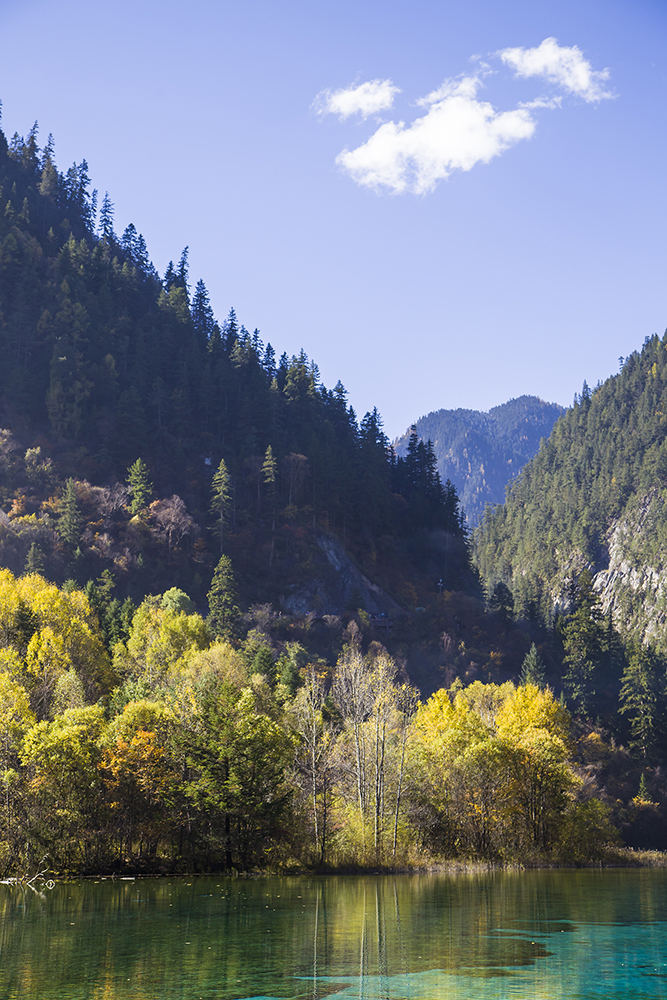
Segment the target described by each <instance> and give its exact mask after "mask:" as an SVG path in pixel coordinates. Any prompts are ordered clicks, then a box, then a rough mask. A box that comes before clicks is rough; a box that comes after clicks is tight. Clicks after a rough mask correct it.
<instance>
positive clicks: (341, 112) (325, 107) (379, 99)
mask: <svg viewBox="0 0 667 1000" xmlns="http://www.w3.org/2000/svg"><path fill="white" fill-rule="evenodd" d="M400 92H401V91H400V88H399V87H395V86H394V84H393V83H392V81H391V80H369V81H368V82H367V83H360V84H359V86H357V87H344V88H342V89H341V90H323V91H322V92H321V93H320V94H318V95H317V97H316V98H315V100H314V101H313V107H314V108H315V110H316V111H317V113H318V114H319V115H328V114H332V115H338V117H339V118H340V120H341V121H345V119H346V118H351V117H352V115H356V114H358V115H361V117H362V118H368V116H369V115H374V114H377V113H378V112H379V111H386V110H387V109H388V108H390V107H391V106H392V104H393V103H394V95H395V94H400Z"/></svg>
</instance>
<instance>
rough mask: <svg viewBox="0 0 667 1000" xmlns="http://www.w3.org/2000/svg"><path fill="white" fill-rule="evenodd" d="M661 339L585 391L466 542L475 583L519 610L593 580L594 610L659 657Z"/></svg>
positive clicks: (665, 543) (666, 371)
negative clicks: (580, 578)
mask: <svg viewBox="0 0 667 1000" xmlns="http://www.w3.org/2000/svg"><path fill="white" fill-rule="evenodd" d="M666 343H667V339H665V338H662V339H661V338H660V337H658V336H657V335H656V336H653V337H650V338H647V339H646V341H645V343H644V346H643V348H642V350H641V351H640V352H637V351H636V352H634V353H632V354H631V355H630V356H629V357H627V358H625V359H624V361H623V364H622V368H621V371H620V372H619V374H618V375H614V376H612V377H611V378H609V379H607V380H606V381H605V382H604V383H603V384H601V385H599V386H597V388H596V389H594V390H593V391H591V390H590V389H589V388H588V387H587V386H586V385H585V384H584V389H583V391H582V393H581V396H578V397H577V398H576V399H575V403H574V406H573V407H572V409H571V410H568V412H567V413H566V414H565V415H564V416H563V417H561V419H560V420H559V421H558V422H557V423H556V425H555V427H554V430H553V433H552V434H551V436H550V437H549V439H548V440H547V441H545V442H544V443H543V445H542V447H541V448H540V451H539V454H538V455H537V456H536V457H535V458H534V459H533V460H532V461H531V462H530V463H528V465H526V467H525V468H524V469H523V470H522V472H521V474H520V475H519V477H518V479H517V481H516V482H515V483H514V484H513V485H512V487H511V489H510V491H509V493H508V498H507V502H506V503H505V505H504V506H502V507H496V508H494V509H493V510H492V511H490V512H489V513H488V514H487V516H486V517H485V519H484V522H483V524H482V526H481V529H480V531H479V533H478V535H477V538H476V553H477V562H478V565H479V567H480V570H481V572H482V575H483V577H484V578H485V579H486V580H487V581H489V582H490V583H493V582H495V581H497V580H502V581H503V582H504V583H506V584H508V585H509V587H510V589H511V590H512V592H513V594H514V598H515V600H516V601H517V602H518V605H519V606H520V607H525V606H526V605H527V604H529V603H530V602H538V603H541V604H542V606H543V608H544V610H545V611H547V612H550V611H552V610H553V608H554V607H556V608H558V607H565V606H567V604H568V601H569V598H568V593H569V588H570V587H571V582H572V579H573V578H575V577H576V576H577V575H578V574H579V573H580V571H581V570H582V569H583V568H587V569H588V570H589V571H590V572H591V573H592V574H593V576H594V578H595V581H596V589H598V590H599V591H600V593H601V595H602V599H603V603H602V607H603V611H608V610H611V611H612V612H613V616H614V621H615V623H616V624H617V626H618V627H619V628H620V629H621V630H622V631H623V632H624V633H626V634H631V635H633V636H634V638H636V639H638V640H642V641H643V640H646V639H650V640H651V642H652V644H653V645H655V647H656V648H657V649H658V650H659V651H660V652H661V653H665V652H667V635H666V634H665V630H664V628H662V627H661V626H662V625H663V624H664V621H665V595H664V593H663V588H662V573H663V570H664V568H665V565H666V560H667V527H666V525H667V522H666V521H665V518H664V516H663V509H664V504H665V498H666V497H667V493H666V492H665V491H666V488H667V434H666V432H667V348H666V346H665V345H666Z"/></svg>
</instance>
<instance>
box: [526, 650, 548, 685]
mask: <svg viewBox="0 0 667 1000" xmlns="http://www.w3.org/2000/svg"><path fill="white" fill-rule="evenodd" d="M544 678H545V666H544V663H543V662H542V659H541V658H540V654H539V653H538V651H537V646H536V645H535V643H533V644H532V646H531V647H530V649H529V650H528V652H527V653H526V655H525V657H524V660H523V663H522V664H521V677H520V681H521V683H522V684H535V686H536V687H538V688H544Z"/></svg>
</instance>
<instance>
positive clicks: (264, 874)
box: [0, 848, 667, 885]
mask: <svg viewBox="0 0 667 1000" xmlns="http://www.w3.org/2000/svg"><path fill="white" fill-rule="evenodd" d="M622 868H625V869H640V868H644V869H661V868H667V851H654V850H644V849H641V848H638V849H633V848H621V849H616V851H614V852H613V853H611V852H610V854H609V855H608V856H607V857H606V858H603V859H596V860H593V859H591V860H589V861H577V862H574V861H572V862H568V861H556V860H554V861H548V860H545V861H542V862H535V863H531V862H520V861H485V860H483V859H470V860H465V859H452V860H449V861H440V862H434V863H430V864H424V865H396V866H386V867H385V866H382V865H359V866H356V865H355V866H351V865H341V866H340V867H327V868H307V867H294V868H289V867H286V868H278V869H254V870H250V871H232V872H230V871H225V870H211V871H207V872H188V871H180V872H175V871H173V872H168V871H164V870H155V871H146V870H142V871H132V870H131V869H125V870H124V872H123V874H120V873H117V872H112V873H111V874H109V873H104V874H103V873H101V872H93V873H89V872H87V873H82V874H73V873H66V874H59V873H58V872H53V871H49V872H48V877H49V878H50V879H51V880H57V881H61V882H72V881H81V880H86V881H90V880H94V881H110V882H122V881H133V880H135V879H148V878H159V879H168V878H208V877H217V878H231V879H236V878H240V879H260V878H336V877H342V876H352V877H360V876H389V875H394V876H396V875H466V874H467V875H474V874H484V873H491V872H516V873H520V872H532V871H577V870H581V871H583V870H587V869H588V870H591V869H598V870H605V869H622ZM25 881H28V879H27V878H26V879H25V880H22V879H19V880H17V882H16V883H15V884H18V885H20V884H24V882H25ZM0 884H2V882H1V881H0Z"/></svg>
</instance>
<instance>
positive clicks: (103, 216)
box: [99, 191, 116, 243]
mask: <svg viewBox="0 0 667 1000" xmlns="http://www.w3.org/2000/svg"><path fill="white" fill-rule="evenodd" d="M113 215H114V208H113V202H112V201H111V199H110V197H109V192H108V191H105V192H104V198H103V199H102V207H101V209H100V221H99V230H100V236H101V237H102V239H103V240H104V241H105V243H111V242H112V241H114V240H115V239H116V234H115V233H114V231H113Z"/></svg>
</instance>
